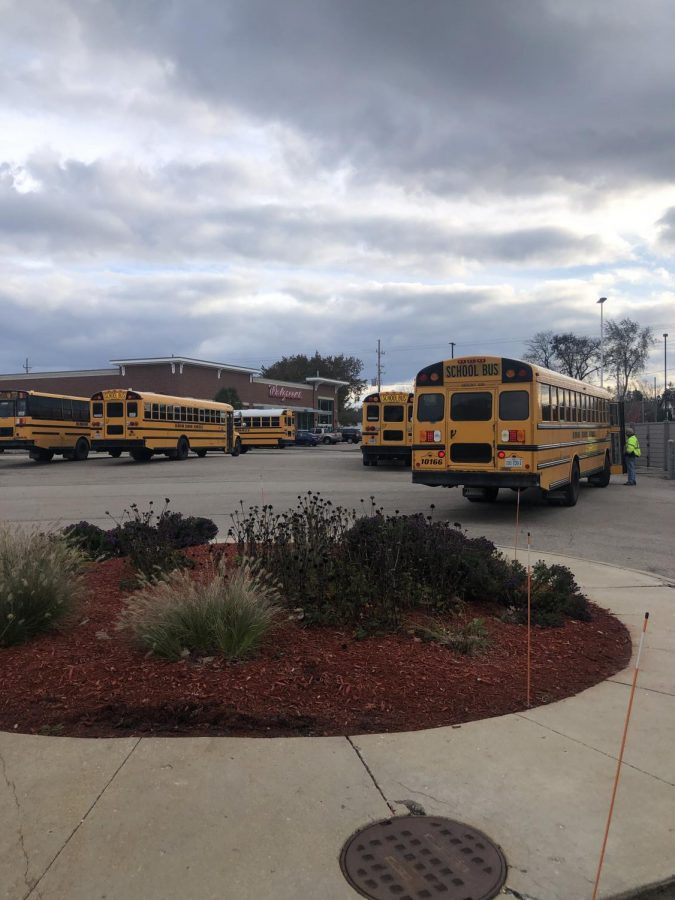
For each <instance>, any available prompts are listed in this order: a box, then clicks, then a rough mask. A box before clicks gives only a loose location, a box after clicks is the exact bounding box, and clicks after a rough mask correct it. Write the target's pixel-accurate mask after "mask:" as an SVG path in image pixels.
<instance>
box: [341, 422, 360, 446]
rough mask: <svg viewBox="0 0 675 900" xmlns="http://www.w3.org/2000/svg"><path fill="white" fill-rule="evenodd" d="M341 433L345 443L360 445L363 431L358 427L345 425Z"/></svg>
mask: <svg viewBox="0 0 675 900" xmlns="http://www.w3.org/2000/svg"><path fill="white" fill-rule="evenodd" d="M340 433H341V435H342V440H343V441H344V442H345V443H348V444H359V443H360V442H361V429H360V428H358V427H357V426H356V425H353V426H352V425H345V427H344V428H343V429H342V431H341V432H340Z"/></svg>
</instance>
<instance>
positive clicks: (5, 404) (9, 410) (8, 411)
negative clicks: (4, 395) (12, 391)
mask: <svg viewBox="0 0 675 900" xmlns="http://www.w3.org/2000/svg"><path fill="white" fill-rule="evenodd" d="M14 403H15V401H14V400H0V419H10V418H12V416H14Z"/></svg>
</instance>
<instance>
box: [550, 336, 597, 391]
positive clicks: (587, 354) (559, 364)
mask: <svg viewBox="0 0 675 900" xmlns="http://www.w3.org/2000/svg"><path fill="white" fill-rule="evenodd" d="M551 346H552V347H553V353H554V355H555V363H556V369H557V371H558V372H562V373H563V374H564V375H569V376H570V378H578V379H579V380H580V381H583V379H584V378H587V377H588V376H589V375H590V374H591V373H593V372H595V371H597V369H598V364H599V362H600V341H599V340H597V339H596V338H588V337H580V336H579V335H577V334H572V332H571V331H569V332H566V333H565V334H554V335H553V339H552V341H551Z"/></svg>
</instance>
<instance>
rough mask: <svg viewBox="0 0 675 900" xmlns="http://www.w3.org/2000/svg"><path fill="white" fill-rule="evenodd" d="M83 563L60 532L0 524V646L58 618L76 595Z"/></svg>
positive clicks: (25, 637) (30, 634)
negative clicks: (39, 530)
mask: <svg viewBox="0 0 675 900" xmlns="http://www.w3.org/2000/svg"><path fill="white" fill-rule="evenodd" d="M85 562H86V557H85V554H84V553H83V551H82V550H80V549H79V548H77V547H73V546H71V545H69V544H68V543H67V541H66V540H65V539H63V538H62V537H60V536H55V535H48V534H42V533H41V532H38V531H25V530H23V529H21V528H15V527H12V528H10V527H9V526H8V525H2V526H0V646H9V645H10V644H18V643H21V642H22V641H26V640H28V639H30V638H32V637H33V636H34V635H36V634H39V633H41V632H43V631H46V630H47V629H49V628H51V627H52V625H54V624H55V623H57V622H59V621H62V620H63V619H64V618H65V617H66V615H67V614H68V613H69V612H70V611H71V610H72V608H73V606H74V604H75V603H76V601H77V600H78V599H79V597H80V595H81V591H82V573H83V570H84V566H85Z"/></svg>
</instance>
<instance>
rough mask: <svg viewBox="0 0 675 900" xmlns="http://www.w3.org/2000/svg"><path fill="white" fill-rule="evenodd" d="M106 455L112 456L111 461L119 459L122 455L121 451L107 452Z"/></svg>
mask: <svg viewBox="0 0 675 900" xmlns="http://www.w3.org/2000/svg"><path fill="white" fill-rule="evenodd" d="M108 455H109V456H112V458H113V459H119V458H120V456H121V455H122V451H121V450H108Z"/></svg>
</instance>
